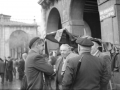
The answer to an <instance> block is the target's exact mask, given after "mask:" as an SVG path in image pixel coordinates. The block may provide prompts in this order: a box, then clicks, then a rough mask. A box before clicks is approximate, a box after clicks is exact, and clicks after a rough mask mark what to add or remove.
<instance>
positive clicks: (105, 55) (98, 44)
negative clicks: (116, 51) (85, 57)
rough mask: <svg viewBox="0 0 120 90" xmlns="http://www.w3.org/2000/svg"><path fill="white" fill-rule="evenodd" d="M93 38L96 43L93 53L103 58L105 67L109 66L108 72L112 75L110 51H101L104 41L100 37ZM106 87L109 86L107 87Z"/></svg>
mask: <svg viewBox="0 0 120 90" xmlns="http://www.w3.org/2000/svg"><path fill="white" fill-rule="evenodd" d="M91 40H92V42H93V43H94V45H93V46H92V50H91V54H92V55H93V56H96V57H99V58H101V60H103V62H104V67H106V68H107V70H108V73H109V77H111V58H110V53H109V52H101V51H100V50H99V48H100V47H102V46H101V44H102V43H101V42H100V41H99V40H98V39H96V38H91ZM110 83H111V82H110ZM105 88H107V87H105ZM106 90H107V89H106Z"/></svg>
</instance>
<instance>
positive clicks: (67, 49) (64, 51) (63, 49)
mask: <svg viewBox="0 0 120 90" xmlns="http://www.w3.org/2000/svg"><path fill="white" fill-rule="evenodd" d="M60 52H61V56H62V57H64V58H66V57H67V56H68V55H69V54H70V52H71V47H70V46H69V45H68V44H62V45H61V46H60Z"/></svg>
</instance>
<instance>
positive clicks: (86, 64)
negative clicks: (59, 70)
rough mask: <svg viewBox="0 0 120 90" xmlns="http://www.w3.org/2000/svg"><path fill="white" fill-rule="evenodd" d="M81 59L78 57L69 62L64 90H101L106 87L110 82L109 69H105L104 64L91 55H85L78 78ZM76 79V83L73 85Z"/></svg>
mask: <svg viewBox="0 0 120 90" xmlns="http://www.w3.org/2000/svg"><path fill="white" fill-rule="evenodd" d="M80 57H81V56H78V57H74V58H71V59H69V60H68V63H67V67H66V71H65V74H64V77H63V83H62V85H63V89H65V90H70V88H73V90H100V87H103V86H106V85H107V84H108V82H109V75H108V72H107V69H106V68H104V67H103V64H104V63H103V61H102V60H100V58H98V57H95V56H92V55H91V54H90V53H87V52H86V53H83V58H82V61H81V67H80V69H79V71H78V75H77V76H76V70H77V65H78V62H79V60H80ZM75 77H76V81H75V82H74V83H73V81H74V78H75ZM71 86H72V87H71Z"/></svg>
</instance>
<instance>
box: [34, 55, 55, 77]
mask: <svg viewBox="0 0 120 90" xmlns="http://www.w3.org/2000/svg"><path fill="white" fill-rule="evenodd" d="M34 64H35V65H34V67H35V68H36V69H38V70H40V71H42V72H43V73H45V74H46V75H52V74H53V73H54V70H53V67H52V66H51V65H50V64H48V63H47V62H46V60H45V58H43V57H41V56H36V57H35V63H34Z"/></svg>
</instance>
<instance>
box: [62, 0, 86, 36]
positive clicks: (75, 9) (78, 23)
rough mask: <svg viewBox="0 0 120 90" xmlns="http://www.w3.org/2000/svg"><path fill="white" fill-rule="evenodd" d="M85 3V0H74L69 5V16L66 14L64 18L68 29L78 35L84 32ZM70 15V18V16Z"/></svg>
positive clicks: (64, 23)
mask: <svg viewBox="0 0 120 90" xmlns="http://www.w3.org/2000/svg"><path fill="white" fill-rule="evenodd" d="M84 3H85V0H72V1H71V4H70V6H69V8H70V9H66V11H64V12H66V14H65V15H67V10H69V11H68V16H66V18H65V19H68V21H67V20H65V19H64V20H63V22H62V23H63V27H67V29H68V30H69V31H70V32H71V33H73V34H76V35H83V33H84V21H83V11H84ZM66 8H67V7H66ZM64 17H65V16H64ZM68 17H69V18H68Z"/></svg>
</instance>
